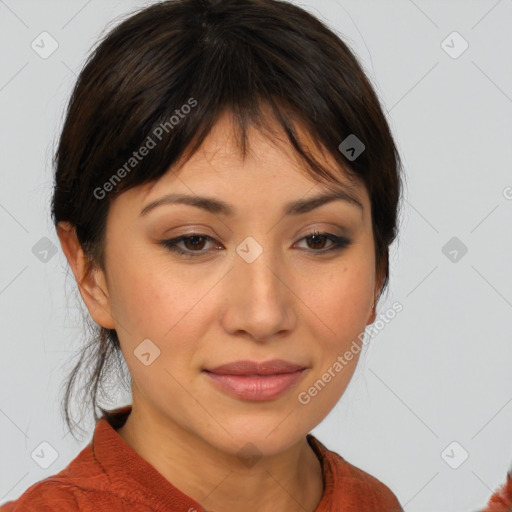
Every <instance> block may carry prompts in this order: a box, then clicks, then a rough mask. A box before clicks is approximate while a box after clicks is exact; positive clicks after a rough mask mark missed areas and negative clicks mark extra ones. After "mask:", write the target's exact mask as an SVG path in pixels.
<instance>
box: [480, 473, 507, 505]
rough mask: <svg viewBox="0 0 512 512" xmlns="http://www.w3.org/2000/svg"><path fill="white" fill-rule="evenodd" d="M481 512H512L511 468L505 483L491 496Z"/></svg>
mask: <svg viewBox="0 0 512 512" xmlns="http://www.w3.org/2000/svg"><path fill="white" fill-rule="evenodd" d="M482 512H512V467H511V468H510V471H509V472H508V474H507V480H506V482H505V483H504V484H503V485H502V486H501V487H500V488H499V489H498V490H497V491H496V492H495V493H494V494H493V495H492V496H491V498H490V499H489V503H487V508H485V509H484V510H482Z"/></svg>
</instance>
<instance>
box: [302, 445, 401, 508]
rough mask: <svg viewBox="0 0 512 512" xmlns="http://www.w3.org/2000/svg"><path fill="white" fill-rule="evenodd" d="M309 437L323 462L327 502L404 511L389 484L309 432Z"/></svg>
mask: <svg viewBox="0 0 512 512" xmlns="http://www.w3.org/2000/svg"><path fill="white" fill-rule="evenodd" d="M308 440H309V442H310V444H311V446H312V448H313V449H314V451H315V452H316V453H317V455H318V456H319V458H320V460H321V462H322V470H323V473H324V484H325V493H324V494H325V498H324V501H325V504H326V505H327V506H331V507H339V506H340V505H341V506H343V509H344V510H358V511H364V512H403V508H402V507H401V505H400V502H399V501H398V499H397V497H396V496H395V494H394V493H393V492H392V491H391V489H390V488H389V487H388V486H387V485H386V484H384V483H383V482H381V481H380V480H378V479H377V478H375V477H374V476H372V475H370V474H369V473H367V472H366V471H363V470H362V469H359V468H358V467H356V466H354V465H353V464H351V463H350V462H348V461H347V460H345V459H344V458H343V457H342V456H341V455H339V454H338V453H336V452H333V451H331V450H328V449H327V448H326V447H325V446H324V445H323V444H322V443H321V442H320V441H318V439H316V438H314V437H313V436H312V435H308Z"/></svg>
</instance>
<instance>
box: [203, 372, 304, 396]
mask: <svg viewBox="0 0 512 512" xmlns="http://www.w3.org/2000/svg"><path fill="white" fill-rule="evenodd" d="M304 371H305V369H303V370H298V371H296V372H293V373H280V374H279V375H257V376H253V377H248V376H242V375H219V374H217V373H211V372H206V371H205V372H204V373H206V375H207V376H208V377H209V378H210V379H211V380H212V381H213V382H214V384H216V385H217V386H218V387H219V388H220V389H221V390H222V391H224V392H226V393H227V394H229V395H232V396H235V397H237V398H241V399H243V400H254V401H262V400H272V399H273V398H277V397H279V396H281V395H282V394H284V393H285V392H286V391H288V390H289V389H290V388H291V387H292V386H293V385H294V384H295V383H296V382H297V381H298V380H299V379H300V378H301V377H302V374H303V373H304Z"/></svg>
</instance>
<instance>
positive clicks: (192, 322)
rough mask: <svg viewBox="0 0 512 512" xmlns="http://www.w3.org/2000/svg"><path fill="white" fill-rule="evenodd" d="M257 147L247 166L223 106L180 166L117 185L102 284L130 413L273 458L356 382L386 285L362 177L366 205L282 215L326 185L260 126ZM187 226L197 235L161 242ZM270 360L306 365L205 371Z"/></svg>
mask: <svg viewBox="0 0 512 512" xmlns="http://www.w3.org/2000/svg"><path fill="white" fill-rule="evenodd" d="M249 142H250V148H251V150H252V151H251V152H250V153H249V155H248V156H247V158H246V159H245V160H244V161H243V160H242V158H241V156H240V155H239V152H238V150H237V148H236V147H235V146H234V142H233V138H232V132H231V117H230V115H229V114H228V113H226V114H225V115H224V116H223V117H222V118H221V120H220V121H219V122H218V124H217V125H216V126H215V128H214V130H213V131H212V132H211V133H210V136H209V137H208V138H207V139H206V141H205V142H204V144H203V147H202V148H201V149H200V150H199V151H198V152H197V153H196V154H195V155H194V156H193V157H192V158H191V159H190V160H189V161H188V162H187V163H186V164H185V165H184V166H183V167H181V168H179V169H178V170H174V169H173V171H172V172H168V173H167V174H166V175H165V176H163V177H162V178H161V179H160V180H159V181H158V182H156V183H152V184H150V185H143V186H140V187H136V188H132V189H130V190H128V191H126V192H124V193H122V194H121V195H120V196H118V197H117V198H116V199H115V200H114V201H113V202H112V205H111V208H110V211H109V216H108V219H107V227H106V230H107V231H106V246H105V257H106V259H105V269H106V274H105V279H106V281H104V284H105V286H106V288H107V292H108V293H107V294H108V300H109V308H110V311H111V318H112V325H114V326H115V329H116V330H117V333H118V336H119V339H120V343H121V349H122V352H123V355H124V358H125V360H126V363H127V366H128V368H129V370H130V372H131V375H132V382H133V406H134V409H135V408H136V407H143V408H144V410H145V411H146V413H147V414H152V415H153V417H154V418H155V420H157V421H158V422H159V423H160V424H161V425H163V426H165V427H166V428H169V429H170V431H172V429H178V430H180V431H184V432H187V435H189V434H190V435H192V436H194V437H195V438H198V439H200V440H201V441H204V442H206V443H208V444H209V445H211V446H213V447H216V448H218V449H220V450H222V451H224V452H227V453H231V454H235V453H237V452H238V450H240V448H241V447H242V446H244V445H245V444H246V443H247V442H251V443H253V444H254V445H256V447H257V450H258V451H259V453H261V454H264V455H271V454H274V453H278V452H280V451H282V450H284V449H286V448H287V447H289V446H291V445H292V444H294V443H296V442H297V441H299V440H300V439H301V438H303V437H304V436H305V434H306V433H307V432H309V431H310V430H311V429H312V428H313V427H315V426H316V425H317V424H318V423H319V422H320V421H321V420H322V419H323V418H324V417H325V416H326V415H327V414H328V413H329V411H330V410H331V409H332V408H333V407H334V406H335V404H336V402H337V401H338V400H339V398H340V397H341V395H342V394H343V392H344V391H345V389H346V387H347V385H348V383H349V381H350V378H351V377H352V375H353V372H354V370H355V367H356V364H357V360H358V354H359V351H358V350H355V348H354V347H356V345H355V344H353V342H354V340H356V342H357V345H358V346H360V345H361V343H360V341H359V340H358V335H359V334H360V333H361V332H362V331H363V330H364V328H365V326H366V325H367V324H368V323H371V322H373V320H374V318H375V316H374V315H375V313H374V312H373V311H372V305H373V302H374V298H375V295H376V293H377V292H378V286H377V284H378V283H376V276H375V259H374V243H373V234H372V225H371V211H370V202H369V197H368V195H367V192H366V189H365V188H364V186H362V185H361V186H359V187H356V188H353V187H352V189H350V190H348V189H347V190H348V191H346V193H347V194H351V195H353V196H354V197H355V199H356V200H357V201H358V202H359V203H360V204H359V205H358V204H357V203H356V202H351V201H348V200H342V199H341V200H340V199H338V200H333V201H331V202H326V203H324V204H321V203H320V202H318V203H317V204H316V205H315V204H312V205H310V206H309V207H303V208H299V207H297V208H295V209H294V211H292V212H288V213H286V210H287V209H289V206H288V205H289V204H291V203H295V202H307V201H309V200H310V199H311V198H312V197H314V196H317V195H319V194H321V193H322V192H329V190H328V189H327V188H326V187H325V186H323V185H321V184H319V183H317V182H315V181H312V179H311V178H310V177H308V176H307V175H306V173H305V171H303V170H301V169H300V167H299V164H298V160H297V159H296V157H295V156H294V154H293V152H292V149H291V148H290V147H289V146H287V145H284V144H282V145H277V141H276V140H274V143H271V142H269V140H268V139H266V138H265V137H264V136H262V135H261V134H260V133H259V132H257V131H255V130H253V131H252V132H251V138H250V141H249ZM312 151H313V150H312ZM314 153H315V155H316V156H317V157H319V158H320V155H319V154H318V153H317V152H316V151H315V152H314ZM323 161H324V162H326V160H323ZM327 162H329V161H327ZM331 165H332V166H334V165H335V164H334V160H333V161H332V162H331ZM341 179H342V177H340V180H341ZM345 183H347V182H346V180H345ZM168 194H180V195H182V194H183V195H185V196H187V197H188V198H191V199H195V200H197V199H198V198H199V197H208V198H210V199H211V200H212V201H218V202H222V203H225V204H226V205H227V207H228V208H229V210H230V213H227V212H226V211H224V210H223V209H221V208H220V207H218V206H216V207H215V208H212V209H211V210H207V209H205V208H200V207H197V206H192V205H190V204H185V203H174V204H171V202H170V201H164V200H163V198H165V196H166V195H168ZM155 202H158V204H156V203H155ZM148 205H152V207H148ZM315 206H317V207H315ZM314 231H317V232H319V233H327V234H329V236H331V235H332V237H341V241H342V245H341V247H340V248H339V249H333V250H328V249H331V248H335V247H336V240H337V239H336V238H328V237H323V236H321V235H318V236H317V237H315V236H312V233H313V232H314ZM194 235H195V236H196V237H197V238H194V237H193V236H194ZM198 235H201V236H198ZM182 236H189V237H192V238H190V239H185V240H182V241H179V240H178V241H177V243H176V244H175V245H169V246H166V245H165V241H166V240H171V239H176V238H179V237H182ZM207 237H211V238H207ZM345 239H346V240H348V241H349V243H348V244H346V245H343V240H345ZM176 249H182V250H183V251H186V254H185V255H183V254H179V253H178V252H177V250H176ZM144 340H146V341H144ZM148 340H150V341H148ZM347 351H351V352H352V356H353V357H352V358H351V359H350V360H348V359H349V358H347V357H345V354H346V353H347ZM274 359H279V360H284V361H287V362H289V363H293V364H296V365H298V366H299V367H303V368H305V370H303V371H297V372H294V373H292V374H288V376H286V375H283V374H281V376H275V375H274V376H273V377H269V376H267V377H262V376H259V377H258V376H255V373H254V371H252V376H245V377H243V376H238V377H233V376H231V377H229V376H226V375H224V376H223V377H222V376H221V377H219V376H217V377H214V376H213V375H212V374H211V373H208V371H207V370H212V369H214V368H215V367H218V366H220V365H225V364H227V363H233V362H235V361H240V360H244V361H247V360H249V361H253V362H257V363H259V362H267V361H270V360H274ZM341 359H343V361H344V362H343V363H341V362H340V361H341ZM336 363H338V364H336ZM340 366H341V369H340ZM240 368H242V369H243V367H238V369H240ZM246 369H247V368H246ZM230 372H231V374H232V373H233V372H234V370H228V371H227V373H228V374H229V373H230ZM271 372H272V373H274V374H277V373H279V370H274V371H272V370H271ZM249 373H251V371H250V369H249ZM217 375H218V374H217ZM326 375H327V376H326ZM329 377H330V378H329ZM315 383H316V387H315ZM311 388H312V390H311Z"/></svg>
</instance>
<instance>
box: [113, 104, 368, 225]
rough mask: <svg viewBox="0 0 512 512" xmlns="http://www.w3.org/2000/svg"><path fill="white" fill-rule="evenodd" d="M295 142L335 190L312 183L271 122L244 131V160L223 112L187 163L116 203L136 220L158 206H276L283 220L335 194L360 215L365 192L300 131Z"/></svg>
mask: <svg viewBox="0 0 512 512" xmlns="http://www.w3.org/2000/svg"><path fill="white" fill-rule="evenodd" d="M299 130H300V127H299ZM299 136H300V140H301V142H302V143H303V144H305V145H306V147H307V148H308V150H309V151H310V152H311V153H312V154H313V156H314V157H315V159H317V160H318V161H319V162H320V163H321V164H322V165H325V166H327V167H329V168H330V169H331V170H332V172H333V173H334V174H335V175H336V176H337V177H338V181H339V184H331V183H329V184H328V183H323V182H320V181H319V180H315V179H314V178H313V177H312V176H311V175H310V174H309V173H308V172H307V170H306V169H307V167H306V164H305V162H304V161H303V160H302V159H301V158H300V156H299V155H298V154H297V152H296V151H295V150H294V149H293V148H292V146H291V145H290V143H289V141H288V139H287V137H286V135H285V134H284V133H283V132H282V131H280V130H279V127H278V126H277V125H276V123H275V122H273V121H272V119H269V122H268V124H266V126H265V127H264V128H262V129H257V128H255V127H250V128H249V130H248V140H247V142H248V151H247V153H246V155H245V156H244V155H243V154H242V152H241V149H240V145H239V143H238V141H237V139H236V134H235V132H234V125H233V120H232V116H231V114H230V113H229V112H225V113H224V114H223V115H222V116H221V117H220V118H219V120H218V122H217V123H216V125H215V126H214V127H213V128H212V130H211V131H210V133H209V134H208V136H207V137H206V138H205V140H204V141H203V143H202V145H201V146H200V148H199V149H198V150H197V151H196V152H195V153H194V154H193V155H192V156H191V157H190V158H183V159H181V160H179V161H178V162H176V164H175V165H173V166H172V167H171V168H170V169H169V170H168V172H167V173H166V174H164V175H163V176H162V177H161V178H159V179H158V180H157V181H156V182H152V183H147V184H144V185H141V186H139V187H135V188H134V189H130V190H128V191H126V192H124V193H123V194H121V196H119V198H121V199H122V201H121V202H126V201H129V203H130V205H131V206H132V207H134V208H136V209H137V214H139V213H140V212H142V214H143V215H144V214H145V213H146V212H147V211H148V210H150V209H152V208H153V207H154V206H155V204H156V203H157V202H158V201H160V202H167V203H172V202H174V203H181V204H192V205H194V206H198V205H199V206H200V207H202V206H205V208H204V209H205V210H209V211H211V212H212V213H214V214H224V215H226V216H229V215H231V216H236V215H238V213H240V212H242V211H245V210H253V209H258V208H259V209H260V210H261V211H263V210H264V209H273V208H276V207H277V206H279V208H281V209H282V214H283V215H285V214H293V213H296V214H297V213H299V214H300V213H305V212H307V211H308V208H309V209H310V210H312V209H313V207H314V201H312V198H317V199H318V201H320V202H321V201H322V200H323V201H324V202H327V201H325V197H324V198H323V199H322V198H320V197H319V196H322V195H327V194H328V193H330V194H331V195H332V194H333V193H334V194H337V195H338V196H340V197H341V198H342V199H345V200H347V204H349V203H352V204H353V205H356V206H357V204H358V203H359V207H360V210H361V211H360V213H361V214H363V210H365V209H367V207H368V205H369V198H368V195H367V193H366V188H365V186H364V185H363V184H362V183H357V182H354V181H353V180H349V179H348V176H347V175H346V172H345V171H344V170H343V169H341V168H340V165H339V163H338V162H337V161H336V160H335V159H334V158H333V156H332V155H329V154H328V152H327V151H322V150H321V148H317V147H316V146H315V144H314V142H313V141H312V139H311V138H310V137H309V136H308V134H307V132H306V131H305V130H300V132H299ZM164 195H165V196H168V197H167V198H164V197H163V196H164ZM185 195H186V196H188V198H184V197H183V196H185ZM123 196H124V197H123ZM178 196H180V197H178ZM119 198H118V199H119ZM208 198H209V199H208ZM212 199H213V201H212ZM306 200H309V202H308V204H306ZM116 201H117V199H116V200H115V201H114V202H116ZM283 205H284V206H283Z"/></svg>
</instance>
